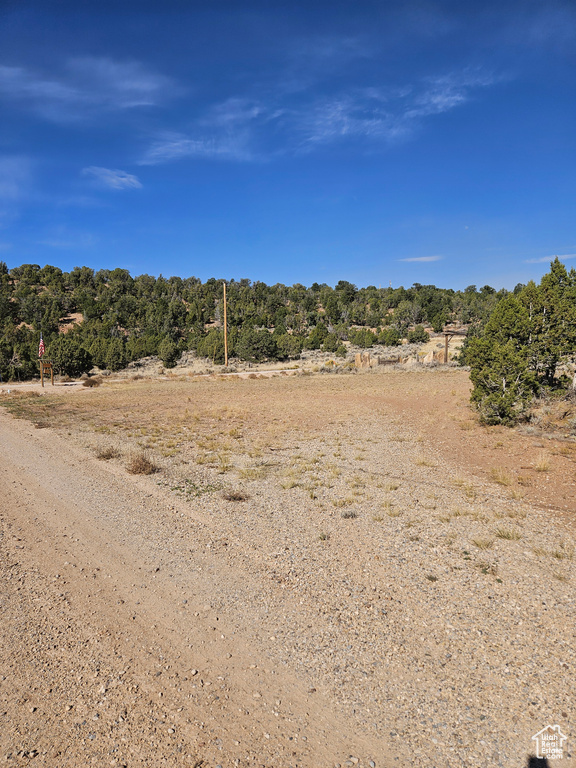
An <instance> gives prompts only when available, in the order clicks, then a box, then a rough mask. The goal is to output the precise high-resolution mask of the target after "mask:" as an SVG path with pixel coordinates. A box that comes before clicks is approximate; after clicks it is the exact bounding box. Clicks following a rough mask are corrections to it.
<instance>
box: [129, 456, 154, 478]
mask: <svg viewBox="0 0 576 768" xmlns="http://www.w3.org/2000/svg"><path fill="white" fill-rule="evenodd" d="M126 469H127V470H128V472H129V473H130V474H131V475H153V474H154V472H158V466H157V465H156V464H155V463H154V462H153V461H152V459H151V458H150V455H149V454H148V453H147V451H140V453H135V454H133V455H132V456H131V457H130V459H129V461H128V464H127V466H126Z"/></svg>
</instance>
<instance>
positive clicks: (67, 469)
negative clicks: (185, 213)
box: [0, 368, 576, 768]
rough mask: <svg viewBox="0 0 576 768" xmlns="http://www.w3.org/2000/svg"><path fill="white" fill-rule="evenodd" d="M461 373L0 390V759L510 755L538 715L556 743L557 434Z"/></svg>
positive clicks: (568, 454) (515, 762)
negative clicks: (493, 417)
mask: <svg viewBox="0 0 576 768" xmlns="http://www.w3.org/2000/svg"><path fill="white" fill-rule="evenodd" d="M8 388H9V389H10V393H8V392H6V389H8ZM468 391H469V382H468V379H467V374H466V372H464V371H461V370H457V369H450V368H447V369H431V370H423V369H419V370H414V371H393V370H379V369H376V370H374V371H367V372H362V373H359V374H356V375H353V374H349V375H330V374H325V375H314V376H302V375H296V374H291V373H289V372H285V373H284V375H278V376H274V377H270V378H257V374H255V377H254V378H245V379H240V378H235V377H233V376H228V377H225V378H224V377H220V378H219V377H211V378H208V377H193V376H192V377H190V376H182V377H180V378H178V377H174V378H172V379H164V380H158V379H133V380H130V379H126V380H122V381H117V382H114V381H106V382H105V383H104V384H103V385H102V386H101V387H98V388H93V389H88V388H84V387H82V386H78V385H59V386H56V387H55V388H54V389H51V388H50V387H46V388H45V389H44V390H42V391H41V390H40V389H39V387H37V386H32V387H20V388H18V387H5V389H4V392H3V393H0V405H5V406H7V409H8V411H9V412H7V411H6V410H4V409H2V410H1V411H0V432H1V435H2V449H3V450H2V453H1V456H0V492H1V494H2V506H1V515H0V525H1V531H0V535H1V537H0V568H1V570H2V581H1V588H0V605H1V611H2V630H1V633H0V761H1V760H4V761H6V764H7V765H20V764H23V763H24V762H27V761H31V760H33V761H34V764H39V765H46V766H54V767H56V766H58V767H59V766H78V765H80V764H82V763H87V764H93V765H97V766H106V765H118V766H122V765H125V766H130V767H131V766H137V765H140V766H144V765H146V766H152V765H153V766H156V765H158V766H160V765H166V766H195V765H196V766H199V765H202V766H213V767H215V766H218V765H220V766H222V767H223V768H228V766H266V767H267V768H272V767H274V768H288V767H289V766H301V767H302V768H322V767H323V766H327V768H332V766H335V765H340V766H342V767H343V766H354V765H358V766H361V767H366V766H372V765H374V766H377V768H383V767H384V766H408V765H416V766H440V765H442V766H475V767H476V766H495V765H496V766H505V767H506V768H508V766H510V767H512V766H515V767H516V766H523V765H525V764H526V760H527V756H528V755H529V754H530V753H531V752H533V742H532V736H533V735H534V734H535V733H536V732H538V731H539V730H540V729H541V728H543V727H544V726H546V725H548V724H559V725H560V727H561V729H562V731H563V733H564V734H565V735H566V736H567V737H568V741H567V745H565V750H564V759H563V760H559V761H558V763H557V764H558V765H559V766H563V765H571V764H573V758H572V754H571V753H572V750H573V740H574V738H575V737H576V734H575V733H574V730H573V728H572V723H573V722H574V712H575V708H574V669H575V668H576V638H575V627H576V621H575V619H576V602H575V599H574V575H573V569H574V559H573V558H574V518H575V511H576V509H575V508H576V498H575V494H574V481H575V479H576V450H575V449H576V444H575V443H574V442H573V441H568V440H565V441H560V440H552V439H548V438H545V437H542V436H541V435H538V434H520V433H519V432H516V431H510V430H506V429H500V428H490V429H487V428H483V427H480V426H478V425H477V424H476V422H475V420H474V418H473V415H472V413H471V412H470V410H469V408H468V402H467V401H468ZM15 416H16V417H21V418H20V419H18V418H14V417H15ZM146 461H148V462H150V465H151V466H150V468H151V469H155V471H154V472H153V473H151V474H149V475H144V474H131V472H130V471H129V470H133V471H134V470H142V469H146Z"/></svg>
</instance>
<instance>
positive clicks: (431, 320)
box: [0, 262, 508, 381]
mask: <svg viewBox="0 0 576 768" xmlns="http://www.w3.org/2000/svg"><path fill="white" fill-rule="evenodd" d="M226 290H227V321H228V329H229V354H230V357H234V356H235V357H238V358H241V359H244V360H251V361H254V362H258V361H262V360H266V359H268V360H287V359H291V358H297V357H299V355H300V353H301V351H302V349H305V348H308V349H323V350H326V351H329V352H332V353H334V354H342V349H343V348H342V342H343V341H346V340H348V341H352V342H353V343H355V344H357V345H358V346H361V347H370V346H371V345H372V344H374V343H376V342H377V341H379V342H381V343H385V344H388V345H393V344H397V343H400V340H401V339H402V338H405V337H407V336H409V335H411V338H412V339H413V340H415V341H416V340H418V339H419V338H425V336H423V329H422V328H421V327H420V326H422V325H425V326H427V327H428V328H430V329H433V330H435V331H439V330H441V329H442V327H443V326H444V325H445V324H446V323H447V322H458V323H462V324H466V325H470V324H472V325H477V326H481V325H483V324H484V323H485V321H486V320H487V318H488V317H489V316H490V314H491V312H492V311H493V310H494V308H495V307H496V305H497V304H498V302H499V301H500V300H501V299H502V298H504V297H505V296H507V295H508V292H507V291H505V290H501V291H496V290H495V289H493V288H491V287H490V286H484V287H483V288H481V289H480V290H477V289H476V286H470V287H468V288H466V290H465V291H454V290H450V289H443V288H436V287H435V286H433V285H420V284H419V283H415V284H414V285H413V286H412V287H411V288H407V289H405V288H402V287H400V288H376V287H375V286H368V287H367V288H360V289H358V288H357V287H356V286H355V285H352V284H351V283H349V282H346V281H345V280H341V281H340V282H339V283H338V284H337V285H336V286H335V287H334V288H332V287H330V286H328V285H325V284H322V285H319V284H318V283H314V284H313V285H311V286H310V287H308V288H307V287H305V286H303V285H299V284H296V285H292V286H286V285H282V284H280V283H278V284H276V285H272V286H269V285H266V284H265V283H261V282H251V281H250V280H246V279H244V280H240V281H235V280H231V281H226ZM222 293H223V290H222V280H216V279H214V278H211V279H210V280H207V281H206V282H205V283H202V282H201V281H200V280H199V279H198V278H195V277H188V278H180V277H170V278H164V277H162V276H160V277H158V278H155V277H151V276H150V275H139V276H138V277H135V278H133V277H132V276H131V275H130V273H129V272H128V271H127V270H125V269H113V270H107V269H103V270H100V271H98V272H94V271H93V270H92V269H89V268H88V267H75V268H74V269H73V270H72V271H71V272H62V270H60V269H58V267H53V266H49V265H47V266H45V267H43V268H41V267H40V266H38V265H37V264H23V265H22V266H19V267H14V268H13V269H11V270H8V268H7V266H6V264H5V263H3V262H0V374H1V375H2V377H3V379H4V380H5V381H7V380H11V379H15V378H19V379H26V378H30V377H32V376H35V375H37V373H38V343H39V339H40V333H41V332H42V334H43V338H44V342H45V345H46V355H47V357H49V358H51V359H53V360H54V362H55V364H56V365H57V366H58V367H59V368H60V370H61V371H62V372H66V373H70V374H71V375H78V374H79V373H82V372H84V371H85V370H89V369H90V368H91V367H92V366H94V365H96V366H98V367H101V368H108V369H110V370H118V369H119V368H122V367H123V366H125V365H126V364H127V363H128V362H130V361H132V360H137V359H139V358H142V357H146V356H148V355H158V356H159V357H160V358H161V359H162V361H163V363H164V365H166V366H167V367H170V366H172V365H174V364H175V362H176V360H177V359H178V358H179V356H180V354H181V353H182V352H183V351H189V350H192V351H194V352H195V353H196V354H197V355H198V356H201V357H209V358H211V359H213V360H214V362H216V363H221V362H223V357H224V342H223V330H222V322H223V298H222Z"/></svg>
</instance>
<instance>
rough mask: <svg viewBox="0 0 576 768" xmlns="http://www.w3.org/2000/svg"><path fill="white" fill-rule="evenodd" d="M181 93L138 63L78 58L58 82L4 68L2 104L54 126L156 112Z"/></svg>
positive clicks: (0, 82)
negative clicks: (109, 114) (108, 113)
mask: <svg viewBox="0 0 576 768" xmlns="http://www.w3.org/2000/svg"><path fill="white" fill-rule="evenodd" d="M177 92H178V89H177V87H176V86H175V84H174V83H173V82H172V81H171V80H170V79H169V78H167V77H165V76H163V75H160V74H158V73H155V72H152V71H150V70H148V69H147V68H146V67H145V66H144V65H143V64H142V63H140V62H138V61H115V60H113V59H110V58H106V57H101V58H96V57H88V56H87V57H82V58H75V59H71V60H69V61H68V62H67V64H66V66H65V69H64V72H63V73H62V74H61V75H60V76H59V77H45V76H43V75H42V74H40V73H38V72H34V71H32V70H30V69H26V68H24V67H8V66H0V98H1V97H4V98H5V99H10V100H12V101H15V102H17V103H20V104H21V105H22V106H24V108H27V109H30V110H32V111H33V112H36V113H37V114H39V115H41V117H43V118H45V119H47V120H50V121H53V122H67V121H70V120H78V119H83V118H86V117H89V116H94V115H95V114H97V113H98V111H101V110H127V109H133V108H135V107H150V106H157V105H159V104H160V103H162V102H163V101H165V99H166V98H167V97H168V96H170V95H173V94H175V93H177Z"/></svg>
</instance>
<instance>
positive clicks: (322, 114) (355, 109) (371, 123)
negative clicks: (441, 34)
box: [296, 71, 496, 144]
mask: <svg viewBox="0 0 576 768" xmlns="http://www.w3.org/2000/svg"><path fill="white" fill-rule="evenodd" d="M495 82H496V78H494V77H493V76H491V75H488V74H483V73H479V72H469V71H465V72H460V73H452V74H449V75H442V76H439V77H435V78H428V79H426V80H424V81H423V82H420V83H415V84H413V85H406V86H404V87H401V88H396V89H385V88H369V89H364V90H358V91H356V92H355V93H353V94H346V95H344V96H341V97H337V98H334V99H331V100H325V101H323V102H319V103H317V104H316V105H314V106H313V107H312V109H311V110H309V111H308V112H306V113H300V114H299V115H297V117H296V123H297V126H298V128H299V129H300V131H301V132H302V133H303V135H304V140H305V142H306V143H309V144H321V143H325V142H328V141H333V140H336V139H339V138H351V137H369V138H373V139H376V140H380V141H385V142H394V141H398V140H401V139H405V138H407V137H409V136H411V135H412V134H413V133H414V131H415V130H416V128H417V127H418V126H419V125H420V124H421V122H422V121H423V120H424V119H425V118H427V117H430V116H432V115H440V114H442V113H444V112H449V111H451V110H453V109H455V108H457V107H459V106H462V105H463V104H465V103H466V102H468V101H469V100H470V99H471V98H472V95H473V92H474V91H475V90H478V89H480V88H485V87H488V86H490V85H493V84H494V83H495Z"/></svg>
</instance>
